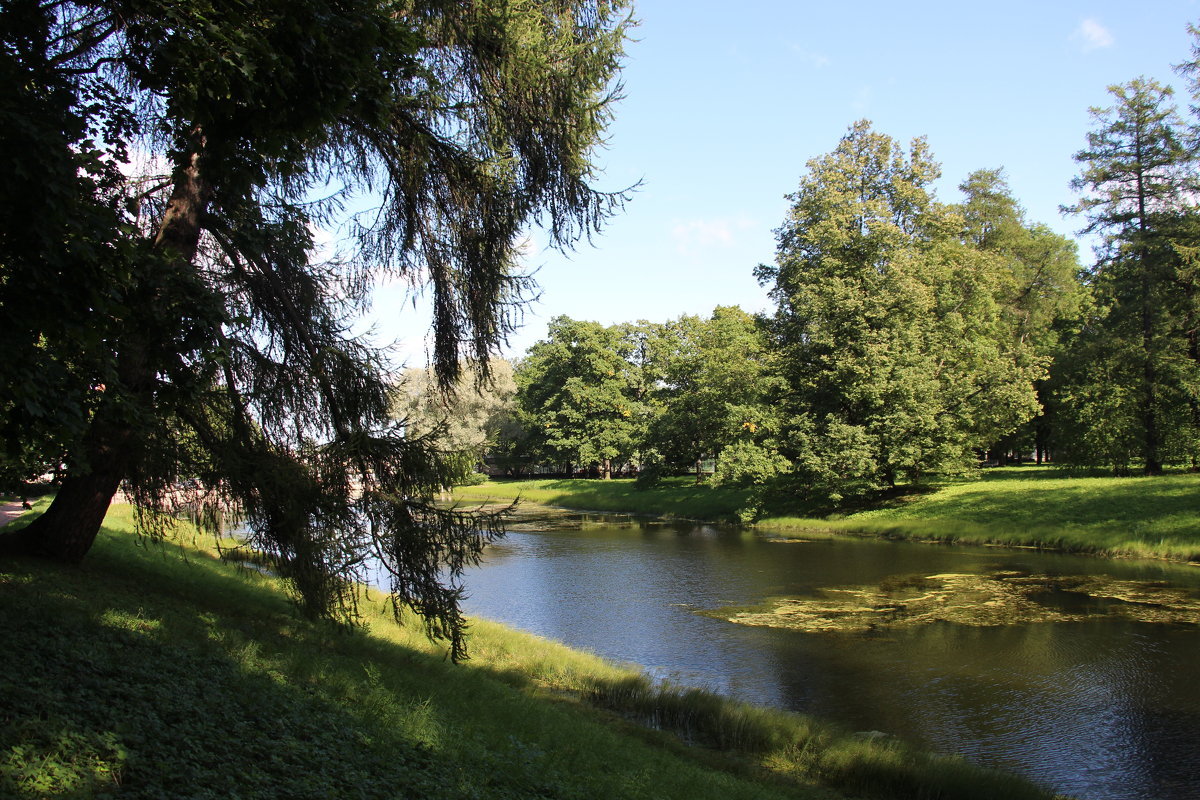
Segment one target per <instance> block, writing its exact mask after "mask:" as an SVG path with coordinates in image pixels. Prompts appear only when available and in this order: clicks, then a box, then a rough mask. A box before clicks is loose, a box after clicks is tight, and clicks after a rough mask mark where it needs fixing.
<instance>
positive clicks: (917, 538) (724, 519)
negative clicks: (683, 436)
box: [454, 482, 1200, 567]
mask: <svg viewBox="0 0 1200 800" xmlns="http://www.w3.org/2000/svg"><path fill="white" fill-rule="evenodd" d="M499 487H504V488H503V489H500V491H499V492H498V493H497V492H489V490H495V489H498V488H499ZM511 489H512V487H511V486H506V485H505V483H503V482H498V483H489V484H483V485H479V486H472V487H458V488H456V489H455V490H454V497H455V499H456V500H459V501H462V502H480V501H484V500H486V501H488V502H497V503H500V502H511V501H513V500H520V502H521V503H523V504H525V503H528V504H530V505H535V506H544V507H547V508H558V509H563V510H569V511H576V512H580V513H597V514H629V515H631V516H638V517H645V518H653V519H661V520H664V521H680V522H696V523H702V524H710V525H726V526H730V527H737V528H742V529H744V530H747V531H750V532H753V533H755V534H758V535H761V536H763V537H764V538H770V539H790V540H804V539H811V538H831V537H839V536H844V537H852V538H876V539H886V540H892V541H911V542H922V543H928V544H944V545H970V546H982V547H1004V548H1012V549H1026V550H1039V551H1046V552H1055V553H1066V554H1072V555H1087V556H1094V557H1102V558H1114V559H1150V560H1156V561H1167V562H1171V563H1177V564H1184V565H1188V566H1198V567H1200V515H1197V518H1196V529H1197V531H1198V536H1197V541H1196V542H1195V543H1194V544H1191V545H1188V546H1186V547H1184V548H1172V547H1171V546H1169V545H1167V544H1165V541H1160V542H1159V543H1152V542H1144V541H1127V540H1126V541H1123V542H1122V543H1121V544H1118V545H1108V544H1105V543H1103V542H1099V541H1097V538H1099V537H1100V536H1101V532H1099V531H1096V530H1094V529H1089V528H1088V527H1087V526H1086V525H1074V526H1072V527H1065V528H1053V527H1037V528H1029V527H1024V526H1015V525H1009V526H1006V525H1005V524H1004V523H994V524H991V525H982V524H980V523H977V522H974V521H970V520H961V519H955V518H951V517H946V518H937V519H928V518H909V519H905V518H895V517H892V518H885V519H861V518H858V519H856V518H855V516H854V515H850V516H848V517H843V518H839V519H819V518H804V517H764V518H762V519H759V520H758V521H756V522H755V523H752V524H741V523H738V522H737V521H736V520H735V519H733V518H732V513H730V514H722V515H714V516H710V517H705V516H702V515H693V514H680V513H678V512H677V511H654V510H649V509H647V508H637V509H631V508H622V507H618V506H616V505H612V504H600V505H599V507H598V506H597V504H596V502H595V497H596V493H595V491H594V490H593V489H592V488H591V487H589V489H588V490H584V491H580V492H578V493H573V492H570V491H565V490H559V491H557V492H556V493H555V496H554V498H553V502H544V501H541V500H531V499H528V498H527V497H526V496H524V495H523V494H522V493H521V492H520V491H519V490H518V491H512V490H511ZM999 516H1001V517H1003V513H1002V512H1000V513H999ZM1014 528H1023V529H1019V530H1014ZM1105 535H1108V533H1107V532H1105Z"/></svg>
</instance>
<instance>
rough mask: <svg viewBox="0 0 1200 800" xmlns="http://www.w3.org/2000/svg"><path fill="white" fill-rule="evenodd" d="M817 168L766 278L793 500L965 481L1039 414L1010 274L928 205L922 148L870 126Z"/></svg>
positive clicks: (929, 164) (929, 170)
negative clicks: (954, 476) (990, 451)
mask: <svg viewBox="0 0 1200 800" xmlns="http://www.w3.org/2000/svg"><path fill="white" fill-rule="evenodd" d="M808 167H809V173H808V174H807V175H806V176H805V177H804V178H803V179H802V181H801V184H800V189H799V190H798V191H797V192H796V193H795V194H793V195H791V196H790V199H791V200H792V202H793V205H792V209H791V211H790V212H789V215H788V219H787V220H786V221H785V223H784V225H783V227H781V228H780V229H779V231H778V232H777V236H778V240H779V245H778V253H777V258H776V264H775V265H774V266H762V267H760V268H759V269H758V272H757V274H758V277H759V279H760V280H761V281H762V282H764V283H765V284H767V285H770V286H771V291H772V295H773V297H774V298H775V300H776V302H777V303H778V304H779V309H778V311H777V313H776V315H775V318H774V320H773V323H772V326H773V332H774V335H775V337H776V339H777V342H778V347H779V351H780V355H779V358H780V370H781V373H782V375H783V376H784V378H785V379H786V381H787V388H786V390H785V394H784V413H785V415H786V417H785V423H784V427H785V437H786V439H785V441H786V446H785V448H784V452H785V454H787V455H788V456H789V457H791V458H792V459H793V461H794V462H795V464H796V481H795V484H794V485H795V487H796V488H797V489H798V490H800V491H805V492H808V493H810V494H812V495H813V496H826V497H829V498H830V499H840V498H841V497H844V496H849V495H854V494H860V493H864V492H870V491H874V490H877V489H880V488H885V487H891V486H895V485H896V484H897V483H898V482H902V481H913V480H919V479H920V478H921V477H922V476H923V475H925V474H927V473H930V472H933V471H939V472H947V471H962V470H964V469H968V468H969V467H970V466H972V465H973V463H974V461H975V459H976V451H977V449H978V448H981V447H983V446H985V445H986V444H988V443H989V442H991V441H994V439H995V438H996V437H997V436H999V435H1001V434H1003V433H1006V432H1008V431H1010V430H1012V429H1013V428H1015V427H1016V426H1017V425H1019V424H1021V423H1023V422H1024V421H1026V420H1028V419H1030V418H1031V417H1032V416H1033V415H1034V413H1035V412H1036V410H1037V401H1036V394H1035V391H1034V386H1033V382H1034V380H1036V379H1038V378H1040V377H1041V376H1042V375H1043V371H1044V364H1043V363H1042V361H1041V360H1040V359H1038V358H1037V357H1036V355H1035V354H1034V353H1033V352H1032V351H1031V349H1030V347H1029V345H1028V344H1027V343H1026V342H1025V341H1024V340H1023V338H1022V337H1021V336H1019V335H1017V333H1016V332H1015V331H1014V329H1013V326H1014V325H1015V324H1016V320H1014V319H1013V315H1012V314H1011V313H1009V309H1008V308H1006V306H1005V303H1006V300H1007V299H1008V296H1007V294H1006V293H1010V292H1011V290H1009V288H1008V287H1009V285H1010V284H1011V283H1012V274H1011V267H1010V265H1009V264H1008V263H1006V262H1005V261H1004V260H1003V259H1001V258H998V257H995V256H993V255H992V254H990V253H987V252H984V251H981V250H980V249H978V248H977V247H976V246H975V245H974V244H973V243H972V242H971V241H970V240H969V237H968V236H967V235H966V231H967V230H969V226H968V225H967V224H966V223H965V222H964V219H963V218H962V217H961V216H959V215H958V214H956V213H955V210H954V209H952V208H948V207H946V206H944V205H942V204H940V203H938V202H937V201H936V200H935V198H934V197H933V195H932V192H931V188H930V186H931V184H932V182H933V181H934V180H935V179H936V178H937V177H938V175H939V168H938V165H937V164H936V163H935V162H934V161H933V159H932V156H931V154H930V152H929V149H928V146H927V145H926V144H925V142H924V140H921V139H918V140H915V141H913V143H912V144H911V146H910V148H909V149H908V150H907V151H905V150H904V149H903V148H902V147H901V146H900V145H899V144H898V143H897V142H895V141H893V140H892V139H891V138H889V137H887V136H885V135H883V134H879V133H876V132H875V131H873V130H872V129H871V126H870V123H868V122H866V121H862V122H859V123H856V124H855V125H854V126H853V127H852V128H851V129H850V131H849V132H848V133H847V134H846V136H845V137H843V139H842V141H841V142H840V143H839V145H838V147H837V149H836V150H834V151H833V152H832V153H829V154H828V155H825V156H823V157H821V158H817V159H813V160H812V161H810V162H809V165H808Z"/></svg>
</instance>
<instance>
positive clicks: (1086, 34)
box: [1071, 17, 1116, 53]
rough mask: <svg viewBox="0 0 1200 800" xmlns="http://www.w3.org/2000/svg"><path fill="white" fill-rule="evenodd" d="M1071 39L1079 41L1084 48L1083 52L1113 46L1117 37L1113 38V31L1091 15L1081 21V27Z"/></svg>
mask: <svg viewBox="0 0 1200 800" xmlns="http://www.w3.org/2000/svg"><path fill="white" fill-rule="evenodd" d="M1071 41H1073V42H1079V43H1080V46H1081V47H1082V48H1083V52H1085V53H1087V52H1091V51H1092V50H1099V49H1101V48H1104V47H1111V46H1112V44H1113V42H1115V41H1116V39H1115V38H1113V35H1112V32H1111V31H1109V30H1108V28H1106V27H1104V26H1103V25H1101V24H1100V23H1099V22H1098V21H1096V20H1094V19H1092V18H1090V17H1089V18H1088V19H1085V20H1084V21H1083V22H1081V23H1079V27H1078V28H1076V29H1075V32H1074V33H1072V34H1071Z"/></svg>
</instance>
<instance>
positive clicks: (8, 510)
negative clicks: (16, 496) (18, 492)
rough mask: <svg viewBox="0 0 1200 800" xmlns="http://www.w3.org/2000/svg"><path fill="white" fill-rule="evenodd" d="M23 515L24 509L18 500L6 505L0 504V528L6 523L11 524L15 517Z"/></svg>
mask: <svg viewBox="0 0 1200 800" xmlns="http://www.w3.org/2000/svg"><path fill="white" fill-rule="evenodd" d="M24 513H25V509H23V508H21V501H20V500H13V501H11V502H8V503H0V528H3V527H4V526H5V525H7V524H8V523H10V522H12V521H13V520H14V519H16V518H17V517H19V516H21V515H22V514H24Z"/></svg>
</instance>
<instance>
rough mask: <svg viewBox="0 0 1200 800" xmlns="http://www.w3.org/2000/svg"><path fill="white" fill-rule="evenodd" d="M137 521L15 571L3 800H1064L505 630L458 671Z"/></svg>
mask: <svg viewBox="0 0 1200 800" xmlns="http://www.w3.org/2000/svg"><path fill="white" fill-rule="evenodd" d="M131 516H132V515H131V512H130V511H129V509H127V508H117V509H116V510H115V511H114V512H112V513H110V516H109V518H108V520H107V522H106V524H105V527H104V528H103V530H102V532H101V536H100V538H99V540H98V543H97V546H96V549H95V553H94V557H93V558H90V559H89V560H88V562H86V563H85V564H84V565H83V566H79V567H64V566H62V565H54V564H50V563H46V562H41V561H34V560H24V559H19V560H8V561H5V562H3V564H2V565H0V625H3V628H4V630H5V643H6V647H5V648H3V650H2V651H0V795H3V796H5V797H14V798H42V797H74V798H92V797H121V798H127V797H136V798H141V797H161V796H171V797H195V798H201V797H230V796H235V795H236V796H239V797H244V798H245V797H280V796H294V797H334V796H336V797H364V798H374V797H422V798H425V797H430V798H437V797H479V798H527V797H540V798H558V797H562V798H567V797H579V798H583V797H632V798H637V797H647V798H649V797H655V798H658V797H681V798H682V797H687V798H704V797H712V798H738V797H744V798H772V797H801V798H836V797H842V796H846V795H845V794H843V792H849V793H850V795H852V796H862V797H897V798H898V797H917V796H920V797H944V798H952V797H964V798H965V797H972V798H976V797H996V798H1001V797H1004V798H1010V797H1014V798H1021V797H1045V796H1047V795H1046V794H1045V793H1043V792H1040V791H1038V790H1037V789H1035V788H1034V787H1031V786H1030V785H1029V784H1027V783H1026V782H1024V781H1022V780H1020V779H1017V778H1013V777H1011V776H1006V775H1001V774H997V773H994V772H991V771H987V770H981V769H978V768H976V767H972V766H970V765H968V764H966V763H965V762H963V761H961V760H957V759H946V758H938V757H933V756H930V755H927V754H923V753H919V752H914V751H911V750H909V749H908V748H906V747H904V746H903V745H901V744H900V743H898V742H895V741H894V740H893V741H874V740H870V739H864V738H862V737H856V736H854V735H851V734H847V733H846V732H842V731H838V730H836V729H833V728H830V727H828V726H825V725H823V724H821V723H818V722H816V721H813V720H810V719H806V718H803V717H798V716H796V715H791V714H785V713H783V712H774V711H768V710H764V709H758V708H753V707H749V706H743V705H740V704H735V703H731V702H728V701H725V700H723V699H721V698H719V697H716V696H715V695H712V694H709V693H706V692H696V691H689V690H686V689H677V688H672V687H664V686H658V685H653V684H651V683H650V682H649V681H648V680H646V679H645V678H644V677H642V676H640V675H639V674H638V673H636V672H634V671H631V670H629V669H624V668H619V667H616V666H613V665H611V664H607V663H605V662H603V661H601V660H599V659H597V658H595V657H593V656H590V655H587V654H584V653H579V652H576V651H572V650H569V649H568V648H565V647H563V646H561V645H557V644H554V643H551V642H547V641H545V640H541V639H538V638H536V637H532V636H529V635H526V634H521V633H519V632H515V631H512V630H509V629H506V628H504V627H502V626H499V625H495V624H492V623H487V622H483V621H477V622H476V623H475V624H474V626H473V627H472V629H471V635H470V647H471V654H472V660H471V661H470V662H468V663H467V664H465V665H454V664H452V663H450V662H449V660H448V659H447V657H446V656H447V651H446V649H445V648H444V647H442V646H438V645H434V644H431V643H429V642H428V641H427V640H426V639H425V638H424V635H423V632H422V629H421V627H420V625H419V624H412V625H409V626H407V627H397V626H395V625H394V624H393V623H392V621H391V615H390V612H389V611H388V610H387V609H386V607H385V606H384V604H383V603H382V602H381V601H382V598H381V597H380V596H379V595H378V594H374V595H372V596H371V597H369V598H368V600H367V602H366V604H365V605H364V607H363V609H362V610H363V613H364V615H365V617H366V621H367V627H366V628H365V629H353V630H348V629H345V628H336V627H334V626H332V624H331V623H311V622H308V621H305V620H303V619H301V618H300V617H298V616H297V615H296V614H294V613H293V607H292V605H291V603H290V601H289V600H288V596H287V594H286V593H285V592H284V591H282V589H281V587H280V586H279V585H278V582H277V581H276V580H275V579H274V578H271V577H269V576H264V575H261V574H259V573H258V572H256V571H254V570H251V569H248V568H246V567H244V566H242V567H239V566H237V565H235V564H232V563H229V561H228V559H227V560H224V561H223V560H221V559H220V558H218V557H217V556H216V554H215V553H214V552H212V551H211V550H210V549H208V548H204V547H199V546H197V545H196V543H195V542H191V541H187V540H186V538H187V537H186V536H185V541H183V542H182V543H178V544H166V545H161V546H159V545H147V544H146V543H144V542H141V541H140V540H139V539H137V538H136V537H135V536H134V535H133V534H132V533H131V530H132V519H131ZM14 524H20V523H14ZM644 722H652V723H653V724H654V726H655V727H656V728H657V730H654V729H651V728H648V727H645V726H644V725H643V724H641V723H644ZM684 740H686V741H689V742H693V743H695V745H703V746H702V747H701V746H694V745H688V744H685V743H684Z"/></svg>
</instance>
